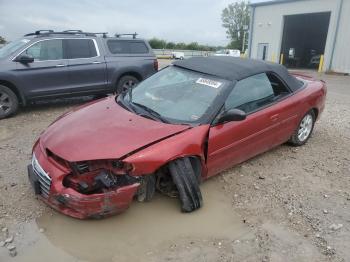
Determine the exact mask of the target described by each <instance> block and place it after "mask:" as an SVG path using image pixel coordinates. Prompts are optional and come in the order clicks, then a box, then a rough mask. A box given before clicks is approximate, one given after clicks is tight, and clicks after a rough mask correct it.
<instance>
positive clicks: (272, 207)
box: [0, 62, 350, 262]
mask: <svg viewBox="0 0 350 262" xmlns="http://www.w3.org/2000/svg"><path fill="white" fill-rule="evenodd" d="M163 63H164V62H163ZM308 74H312V75H314V76H315V77H316V78H322V79H324V80H326V82H327V84H328V99H327V107H326V110H325V112H324V113H323V115H322V117H321V119H320V121H319V122H318V123H317V124H316V127H315V130H314V134H313V136H312V138H311V139H310V140H309V142H308V143H307V144H306V145H305V146H303V147H300V148H293V147H290V146H287V145H282V146H279V147H278V148H276V149H274V150H272V151H270V152H267V153H264V154H262V155H260V156H258V157H255V158H254V159H251V160H249V161H247V162H245V163H243V164H241V165H239V166H236V167H234V168H232V169H230V170H228V171H226V172H224V173H222V174H220V175H219V176H217V177H215V178H213V179H210V180H209V181H207V182H205V183H204V184H203V185H202V190H203V195H204V207H203V208H202V209H200V210H199V211H197V212H194V213H192V214H182V213H181V212H180V207H179V204H178V203H177V200H175V199H169V198H167V197H165V196H161V195H156V198H155V199H154V201H152V202H150V203H146V204H145V203H136V202H135V203H133V204H132V206H131V208H130V209H129V210H128V211H127V212H125V213H124V214H122V215H119V216H115V217H112V218H109V219H103V220H97V221H94V220H93V221H80V220H76V219H72V218H69V217H66V216H63V215H61V214H58V213H57V212H54V211H53V210H51V209H50V208H48V207H46V206H45V205H44V204H43V203H41V202H40V201H38V200H37V199H36V198H35V196H34V194H33V192H32V189H31V187H30V184H29V182H28V180H27V173H26V166H27V164H28V163H29V161H30V157H31V148H32V145H33V143H34V142H35V140H36V138H37V137H38V136H39V134H40V132H41V131H42V130H44V129H45V128H46V127H47V126H48V125H49V124H50V123H51V122H52V121H53V120H54V119H55V118H56V117H58V116H59V115H61V114H62V113H63V112H66V111H68V110H70V109H71V108H73V107H75V106H77V105H79V104H81V103H84V102H86V101H87V100H89V99H90V98H84V99H81V98H79V99H68V100H64V101H62V100H59V101H50V102H49V103H48V102H41V103H37V104H35V105H32V106H30V107H28V108H25V109H23V110H21V112H20V113H19V114H18V115H17V116H15V117H12V118H10V119H5V120H1V121H0V156H1V157H0V167H1V169H0V229H2V231H0V261H38V258H40V259H41V260H42V261H46V260H50V261H265V262H267V261H298V262H300V261H350V189H349V188H350V178H349V177H350V113H349V112H350V102H349V101H350V87H349V83H350V77H348V76H330V75H321V76H320V75H317V74H316V73H313V72H308ZM4 228H7V230H6V229H4ZM11 236H13V237H14V239H13V240H12V239H11ZM6 238H8V240H12V245H14V246H15V247H16V251H17V255H16V256H15V257H11V256H10V254H9V251H8V250H7V249H6V248H5V247H1V241H2V240H5V239H6Z"/></svg>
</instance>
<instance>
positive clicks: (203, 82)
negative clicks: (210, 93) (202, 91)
mask: <svg viewBox="0 0 350 262" xmlns="http://www.w3.org/2000/svg"><path fill="white" fill-rule="evenodd" d="M196 83H197V84H201V85H206V86H210V87H214V88H219V87H220V86H221V85H222V83H221V82H218V81H214V80H210V79H207V78H198V80H197V81H196Z"/></svg>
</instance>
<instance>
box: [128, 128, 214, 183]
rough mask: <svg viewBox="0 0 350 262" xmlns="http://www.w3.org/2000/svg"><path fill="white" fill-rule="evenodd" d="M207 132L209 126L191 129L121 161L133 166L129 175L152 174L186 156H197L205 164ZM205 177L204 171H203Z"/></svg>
mask: <svg viewBox="0 0 350 262" xmlns="http://www.w3.org/2000/svg"><path fill="white" fill-rule="evenodd" d="M208 132H209V125H203V126H198V127H194V128H191V129H189V130H187V131H185V132H182V133H180V134H178V135H175V136H172V137H170V138H168V139H165V140H163V141H161V142H159V143H156V144H154V145H151V146H149V147H147V148H145V149H143V150H141V151H138V152H137V153H135V154H133V155H131V156H129V157H127V158H125V159H124V160H123V161H125V162H127V163H130V164H132V165H133V167H134V168H133V170H132V171H131V175H134V176H140V175H145V174H152V173H154V172H156V171H157V170H158V169H159V168H160V167H162V166H163V165H165V164H166V163H168V162H170V161H172V160H174V159H177V158H180V157H186V156H198V157H200V158H201V162H202V163H204V162H205V156H204V145H205V141H206V139H207V135H208ZM203 172H204V173H203V174H202V175H203V176H204V177H205V176H206V169H205V168H204V169H203Z"/></svg>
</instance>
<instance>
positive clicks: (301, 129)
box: [289, 110, 316, 146]
mask: <svg viewBox="0 0 350 262" xmlns="http://www.w3.org/2000/svg"><path fill="white" fill-rule="evenodd" d="M315 119H316V117H315V113H314V112H313V111H312V110H311V111H309V112H307V113H306V115H305V116H304V117H303V118H302V119H301V121H300V123H299V126H298V128H297V129H296V130H295V132H294V133H293V135H292V136H291V138H290V140H289V142H290V143H291V144H292V145H294V146H302V145H304V144H305V143H306V142H307V140H309V138H310V136H311V134H312V131H313V129H314V125H315Z"/></svg>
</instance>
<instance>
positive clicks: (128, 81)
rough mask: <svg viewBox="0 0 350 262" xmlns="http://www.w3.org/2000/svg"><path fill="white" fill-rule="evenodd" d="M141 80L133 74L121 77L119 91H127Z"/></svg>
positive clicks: (118, 85)
mask: <svg viewBox="0 0 350 262" xmlns="http://www.w3.org/2000/svg"><path fill="white" fill-rule="evenodd" d="M139 82H140V81H139V80H138V79H137V78H136V77H134V76H131V75H126V76H123V77H121V78H120V79H119V81H118V84H117V93H118V94H120V93H122V92H125V91H127V90H128V89H129V88H133V87H134V86H135V85H136V84H138V83H139Z"/></svg>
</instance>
